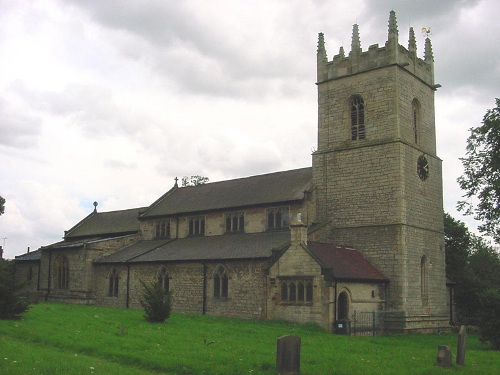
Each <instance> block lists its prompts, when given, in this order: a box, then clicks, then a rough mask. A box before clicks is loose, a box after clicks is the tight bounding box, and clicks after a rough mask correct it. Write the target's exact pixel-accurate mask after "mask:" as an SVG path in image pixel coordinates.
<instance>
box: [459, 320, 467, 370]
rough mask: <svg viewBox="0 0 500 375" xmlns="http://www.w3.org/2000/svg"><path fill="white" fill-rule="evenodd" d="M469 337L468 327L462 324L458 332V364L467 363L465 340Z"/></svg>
mask: <svg viewBox="0 0 500 375" xmlns="http://www.w3.org/2000/svg"><path fill="white" fill-rule="evenodd" d="M466 339H467V328H466V327H465V326H460V331H459V332H458V345H457V365H464V364H465V341H466Z"/></svg>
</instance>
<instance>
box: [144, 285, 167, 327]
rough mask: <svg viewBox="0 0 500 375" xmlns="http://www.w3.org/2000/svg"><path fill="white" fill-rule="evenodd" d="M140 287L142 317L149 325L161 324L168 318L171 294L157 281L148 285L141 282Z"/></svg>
mask: <svg viewBox="0 0 500 375" xmlns="http://www.w3.org/2000/svg"><path fill="white" fill-rule="evenodd" d="M141 285H142V288H143V290H142V293H141V298H140V303H141V306H142V307H143V308H144V312H145V314H144V317H145V318H146V320H147V321H148V322H150V323H163V322H164V321H165V320H167V319H168V318H169V316H170V309H171V293H170V292H168V291H166V290H165V289H164V288H163V285H162V284H161V283H160V282H159V281H158V280H157V281H153V282H150V283H145V282H143V281H142V280H141Z"/></svg>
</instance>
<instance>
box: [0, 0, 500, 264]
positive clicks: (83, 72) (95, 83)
mask: <svg viewBox="0 0 500 375" xmlns="http://www.w3.org/2000/svg"><path fill="white" fill-rule="evenodd" d="M392 9H393V10H395V11H396V15H397V20H398V27H399V41H400V43H401V44H403V45H404V46H407V43H408V29H409V27H410V26H412V27H413V28H414V29H415V31H416V36H417V42H418V46H417V53H418V55H419V56H420V57H423V50H424V36H423V35H422V33H421V29H422V27H430V28H431V40H432V45H433V50H434V57H435V78H436V83H439V84H441V85H442V88H440V89H438V91H437V93H436V124H437V136H438V155H439V156H440V157H441V158H442V159H443V163H444V165H443V167H444V168H443V170H444V176H443V180H444V202H445V210H446V211H447V212H449V213H451V214H452V215H453V216H454V217H456V218H457V219H460V220H462V221H465V222H467V223H468V225H469V226H471V227H474V225H475V224H474V222H473V221H471V220H470V219H469V218H464V217H462V216H461V215H460V214H458V213H457V212H456V209H455V206H456V202H457V200H459V199H460V197H461V195H462V192H461V191H460V189H459V187H458V185H457V183H456V178H457V177H458V176H459V175H460V174H461V171H462V168H461V163H460V161H459V160H458V158H459V157H462V156H464V153H465V142H466V139H467V136H468V129H469V128H470V127H472V126H478V125H480V124H481V121H482V118H483V115H484V114H485V112H486V110H487V109H488V108H492V107H493V106H494V104H495V100H494V99H495V97H499V96H500V94H499V88H500V48H499V41H500V23H499V22H498V15H499V14H500V2H499V1H497V0H484V1H479V0H439V1H436V0H420V1H419V0H413V1H402V0H401V1H391V0H377V1H369V0H350V1H345V0H330V1H321V0H316V1H305V0H295V1H294V0H283V1H272V0H262V1H255V0H252V1H217V0H210V1H201V0H199V1H167V0H148V1H145V0H142V1H139V0H106V1H103V0H93V1H92V0H87V1H77V0H75V1H58V0H44V1H32V0H26V1H24V0H15V1H14V0H11V1H9V0H0V196H3V197H4V198H5V199H6V201H7V202H6V207H5V214H4V215H2V216H0V245H4V249H5V254H4V256H5V257H7V258H13V257H14V256H15V255H19V254H22V253H25V252H26V250H27V247H31V250H35V249H38V248H39V247H40V246H45V245H48V244H50V243H53V242H56V241H59V240H60V239H61V238H62V236H63V235H64V230H68V229H70V228H71V227H72V226H73V225H75V224H76V223H77V222H78V221H80V220H81V219H83V218H84V217H85V216H86V215H88V214H89V213H90V212H91V211H92V210H93V205H92V203H93V202H94V201H97V202H99V206H98V210H99V211H111V210H117V209H126V208H134V207H141V206H147V205H150V204H151V203H152V202H154V201H155V200H156V199H157V198H158V197H159V196H160V195H161V194H163V193H164V192H166V191H167V190H168V189H170V188H171V187H172V186H173V184H174V177H176V176H178V177H179V178H180V177H182V176H185V175H194V174H199V175H204V176H208V177H209V178H210V180H211V181H218V180H224V179H230V178H237V177H244V176H250V175H254V174H262V173H267V172H274V171H280V170H288V169H294V168H300V167H306V166H310V165H311V150H313V149H314V148H315V147H316V137H317V105H316V103H317V93H316V86H315V80H316V48H317V39H318V33H319V32H323V33H324V34H325V42H326V49H327V53H328V57H329V59H331V58H332V57H333V55H335V54H337V53H338V50H339V47H340V46H344V48H345V50H346V52H347V53H348V51H349V50H350V43H351V32H352V25H353V24H354V23H358V24H359V28H360V36H361V46H362V48H363V50H367V49H368V47H369V46H370V45H371V44H375V43H378V44H379V45H380V46H382V45H383V44H384V43H385V41H386V40H387V24H388V18H389V12H390V11H391V10H392Z"/></svg>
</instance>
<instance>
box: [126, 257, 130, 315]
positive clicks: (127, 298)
mask: <svg viewBox="0 0 500 375" xmlns="http://www.w3.org/2000/svg"><path fill="white" fill-rule="evenodd" d="M129 304H130V266H129V265H128V264H127V295H126V302H125V307H126V308H127V309H128V308H129Z"/></svg>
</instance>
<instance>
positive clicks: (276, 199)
mask: <svg viewBox="0 0 500 375" xmlns="http://www.w3.org/2000/svg"><path fill="white" fill-rule="evenodd" d="M311 186H312V168H311V167H308V168H301V169H294V170H290V171H284V172H276V173H269V174H263V175H258V176H252V177H245V178H238V179H234V180H227V181H221V182H212V183H208V184H204V185H198V186H188V187H182V188H176V187H174V188H173V189H171V190H170V191H168V192H167V193H166V194H164V195H163V196H162V197H161V198H160V199H158V200H157V201H156V202H155V203H153V204H152V205H151V206H150V207H149V209H148V210H147V211H146V212H145V213H144V214H142V215H141V218H148V217H156V216H168V215H176V214H180V213H194V212H203V211H209V210H222V209H228V208H237V207H247V206H253V205H259V204H274V203H282V202H283V203H284V202H290V201H298V200H301V199H303V198H304V191H306V190H309V189H310V188H311Z"/></svg>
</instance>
